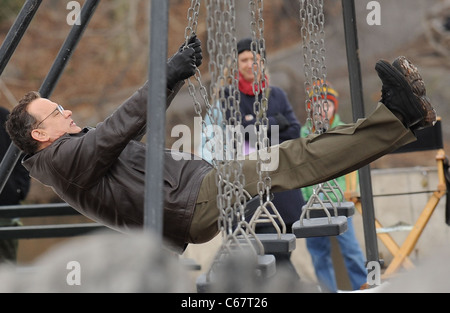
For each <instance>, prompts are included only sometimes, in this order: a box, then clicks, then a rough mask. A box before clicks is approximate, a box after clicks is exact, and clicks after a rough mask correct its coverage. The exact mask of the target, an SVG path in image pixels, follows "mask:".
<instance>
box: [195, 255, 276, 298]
mask: <svg viewBox="0 0 450 313" xmlns="http://www.w3.org/2000/svg"><path fill="white" fill-rule="evenodd" d="M257 257H258V258H257V264H256V268H255V271H256V272H255V275H256V276H257V277H259V278H263V279H266V278H270V277H273V276H274V275H275V274H276V271H277V270H276V262H275V257H274V256H273V255H271V254H265V255H258V256H257ZM215 283H219V284H220V281H219V282H217V281H216V280H215V279H214V277H213V276H211V277H210V279H209V280H208V279H207V274H206V273H204V274H201V275H199V276H198V277H197V280H196V285H197V292H198V293H208V292H212V291H214V290H213V288H212V287H213V284H215Z"/></svg>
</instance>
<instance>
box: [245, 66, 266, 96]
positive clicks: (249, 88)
mask: <svg viewBox="0 0 450 313" xmlns="http://www.w3.org/2000/svg"><path fill="white" fill-rule="evenodd" d="M266 84H267V85H268V84H269V80H268V79H267V76H266V80H265V81H263V82H262V88H265V87H266ZM239 90H240V91H241V92H243V93H244V94H246V95H248V96H254V95H255V93H254V92H253V81H251V82H249V81H246V80H245V79H244V77H243V76H242V74H241V72H239ZM255 90H256V91H257V92H259V84H255Z"/></svg>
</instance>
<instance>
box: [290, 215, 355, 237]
mask: <svg viewBox="0 0 450 313" xmlns="http://www.w3.org/2000/svg"><path fill="white" fill-rule="evenodd" d="M301 222H303V225H302V224H301ZM346 230H347V217H345V216H332V217H331V218H330V220H328V217H316V218H309V219H307V218H304V219H303V221H300V220H298V221H297V222H295V223H294V224H293V225H292V232H293V233H294V234H295V236H296V237H297V238H308V237H325V236H338V235H340V234H342V233H344V232H345V231H346Z"/></svg>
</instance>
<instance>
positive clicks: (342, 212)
mask: <svg viewBox="0 0 450 313" xmlns="http://www.w3.org/2000/svg"><path fill="white" fill-rule="evenodd" d="M323 204H324V205H325V208H326V209H327V210H328V212H329V213H330V215H331V216H335V214H334V207H333V205H332V204H331V203H330V202H324V203H323ZM334 205H335V206H336V209H337V213H338V216H345V217H350V216H353V215H354V214H355V204H354V203H353V202H352V201H341V202H340V203H334ZM312 207H313V209H312V210H309V217H310V218H317V217H327V216H328V215H327V213H326V212H325V210H324V209H323V208H322V206H321V205H320V204H318V203H317V204H316V203H315V204H313V206H312ZM305 208H306V205H304V206H303V207H302V211H303V210H304V209H305Z"/></svg>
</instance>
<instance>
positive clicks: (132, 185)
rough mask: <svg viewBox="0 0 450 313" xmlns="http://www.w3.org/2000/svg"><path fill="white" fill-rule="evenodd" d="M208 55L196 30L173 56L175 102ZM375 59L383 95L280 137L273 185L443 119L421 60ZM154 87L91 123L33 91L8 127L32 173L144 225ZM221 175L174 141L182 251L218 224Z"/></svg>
mask: <svg viewBox="0 0 450 313" xmlns="http://www.w3.org/2000/svg"><path fill="white" fill-rule="evenodd" d="M201 63H202V48H201V42H200V40H199V39H198V38H197V37H196V36H195V35H194V36H192V37H191V38H190V40H189V42H188V46H187V47H186V48H185V49H181V48H180V50H179V51H178V52H177V53H175V55H174V56H173V57H172V58H170V59H169V60H168V62H167V95H168V96H167V103H166V106H167V107H168V106H169V105H170V103H171V101H172V99H173V98H174V96H175V95H176V94H177V92H178V91H179V90H180V88H181V86H182V85H183V83H184V80H185V79H187V78H188V77H190V76H192V75H194V74H195V70H196V67H198V66H200V65H201ZM375 68H376V70H377V72H378V75H379V77H380V79H381V81H382V83H383V87H382V98H381V100H380V103H379V104H378V105H377V106H376V108H375V109H374V112H373V113H372V114H371V115H370V116H368V117H367V118H363V119H359V120H358V121H357V122H356V123H353V124H347V125H343V126H339V127H337V128H335V129H330V130H329V131H327V132H326V133H324V134H321V135H311V136H309V137H307V138H297V139H293V140H288V141H285V142H283V143H282V144H280V145H278V146H275V147H272V153H271V155H272V156H273V155H275V156H276V158H277V160H276V163H277V164H278V167H277V168H276V169H273V171H271V172H270V177H271V182H272V191H273V192H278V191H284V190H290V189H297V188H301V187H304V186H309V185H314V184H317V183H319V182H323V181H328V180H330V179H333V178H336V177H338V176H341V175H343V174H346V173H349V172H352V171H354V170H357V169H359V168H360V167H362V166H364V165H367V164H369V163H370V162H372V161H374V160H375V159H377V158H379V157H381V156H383V155H385V154H387V153H389V152H391V151H393V150H395V149H397V148H399V147H400V146H403V145H405V144H407V143H409V142H412V141H414V140H415V136H414V133H413V132H414V130H417V129H420V128H425V127H429V126H432V125H433V124H434V123H435V121H436V113H435V111H434V109H433V107H432V106H431V104H430V102H429V99H428V98H427V96H426V91H425V85H424V83H423V81H422V78H421V76H420V74H419V73H418V71H417V68H416V67H415V66H414V65H413V64H411V63H410V62H409V61H408V60H407V59H406V58H404V57H399V58H397V59H396V60H395V61H394V63H393V64H390V63H388V62H386V61H379V62H377V64H376V67H375ZM147 92H148V82H147V83H146V84H144V86H142V87H141V88H140V89H139V90H137V91H136V92H135V93H134V94H133V95H132V96H131V97H130V98H128V99H127V100H126V101H125V102H124V103H122V105H120V106H119V107H118V108H117V110H116V111H115V112H114V113H113V114H112V115H111V116H109V117H107V118H106V119H105V120H104V121H103V122H101V123H99V124H97V126H96V127H95V128H83V129H82V128H80V127H79V126H78V125H76V124H75V122H74V121H73V120H72V112H71V111H69V110H64V109H63V107H62V106H61V105H59V104H57V103H54V102H52V101H51V100H49V99H45V98H41V97H40V95H39V94H38V93H36V92H29V93H27V94H26V95H25V96H24V97H23V98H22V99H21V100H20V101H19V103H18V105H17V106H16V107H15V108H14V109H13V110H12V112H11V114H10V116H9V119H8V121H7V125H6V126H7V130H8V133H9V135H10V136H11V139H12V140H13V142H14V144H15V145H16V146H17V147H18V148H19V149H21V150H22V151H23V152H24V153H25V154H26V155H25V157H24V158H23V160H22V164H23V165H24V166H25V168H26V169H27V170H28V171H29V172H30V176H31V177H33V178H35V179H37V180H38V181H40V182H41V183H43V184H44V185H47V186H50V187H51V188H52V189H53V190H54V191H55V192H56V193H57V194H58V195H59V197H60V198H61V199H62V200H64V201H65V202H67V203H68V204H69V205H71V206H72V207H73V208H74V209H76V210H77V211H79V212H80V213H81V214H83V215H85V216H87V217H89V218H91V219H92V220H95V221H97V222H100V223H102V224H104V225H106V226H107V227H109V228H112V229H115V230H118V231H120V232H125V233H126V232H127V230H130V229H135V228H140V227H142V226H143V220H144V194H145V174H146V173H145V157H146V148H145V144H143V143H141V142H140V140H141V139H142V137H143V135H144V132H145V130H146V122H147V121H146V116H147V113H146V109H147V96H148V95H147ZM161 105H163V104H161ZM274 152H275V153H274ZM150 157H151V156H150ZM256 162H257V161H256V160H254V158H252V159H248V160H245V161H244V162H243V175H245V181H246V184H245V186H244V188H245V189H246V190H247V191H248V192H249V193H250V194H251V195H252V196H253V195H256V194H257V182H258V176H257V172H256V170H255V169H256ZM215 180H216V173H215V170H214V169H213V167H212V166H211V165H210V164H209V163H208V162H206V161H204V160H195V158H193V157H191V158H181V160H174V158H172V154H171V153H170V151H168V150H167V151H165V160H164V187H163V192H164V197H165V198H164V200H165V201H164V225H163V235H164V238H165V240H166V243H167V246H168V247H170V248H171V249H173V250H174V251H176V252H178V253H182V252H183V251H184V249H185V248H186V246H187V244H189V243H204V242H207V241H209V240H211V239H212V238H214V237H215V236H216V235H217V234H218V232H219V229H218V222H217V220H218V217H219V210H218V209H217V204H216V197H217V188H216V184H215Z"/></svg>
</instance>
